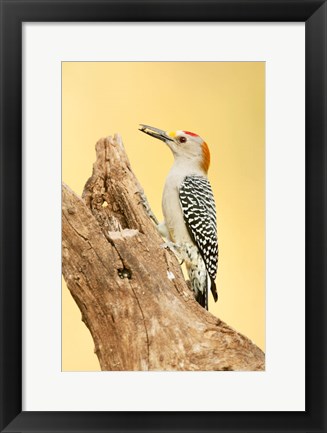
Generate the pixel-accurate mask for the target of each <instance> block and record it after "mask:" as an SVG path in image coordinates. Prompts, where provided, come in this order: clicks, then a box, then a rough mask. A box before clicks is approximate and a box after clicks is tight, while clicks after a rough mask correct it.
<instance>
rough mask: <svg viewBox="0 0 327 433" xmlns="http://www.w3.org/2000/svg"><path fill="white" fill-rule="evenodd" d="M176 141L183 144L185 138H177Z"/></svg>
mask: <svg viewBox="0 0 327 433" xmlns="http://www.w3.org/2000/svg"><path fill="white" fill-rule="evenodd" d="M178 141H179V142H180V143H185V141H186V137H183V136H182V137H179V139H178Z"/></svg>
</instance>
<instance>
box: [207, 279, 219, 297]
mask: <svg viewBox="0 0 327 433" xmlns="http://www.w3.org/2000/svg"><path fill="white" fill-rule="evenodd" d="M208 279H210V289H211V293H212V296H213V299H214V300H215V302H217V301H218V292H217V287H216V283H215V280H214V279H213V278H211V277H209V278H208Z"/></svg>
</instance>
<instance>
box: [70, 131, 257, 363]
mask: <svg viewBox="0 0 327 433" xmlns="http://www.w3.org/2000/svg"><path fill="white" fill-rule="evenodd" d="M141 191H142V188H141V185H140V184H139V182H138V180H137V179H136V177H135V175H134V173H133V171H132V169H131V166H130V163H129V160H128V158H127V155H126V153H125V150H124V147H123V144H122V140H121V137H120V136H119V135H115V136H114V137H108V138H104V139H101V140H99V141H98V143H97V144H96V162H95V163H94V166H93V174H92V176H91V177H90V179H89V180H88V181H87V182H86V185H85V188H84V192H83V195H82V198H80V197H78V196H77V195H76V194H75V193H74V192H73V191H72V190H71V189H70V188H69V187H68V186H67V185H65V184H63V186H62V238H63V239H62V261H63V266H62V269H63V275H64V278H65V281H66V283H67V286H68V288H69V290H70V292H71V294H72V296H73V298H74V299H75V301H76V303H77V305H78V307H79V309H80V310H81V313H82V320H83V321H84V323H85V324H86V326H87V327H88V328H89V330H90V332H91V335H92V337H93V340H94V344H95V352H96V354H97V356H98V359H99V362H100V366H101V369H102V370H200V371H201V370H202V371H203V370H263V369H264V362H265V361H264V359H265V357H264V353H263V352H262V351H261V350H260V349H259V348H258V347H257V346H256V345H255V344H253V343H252V342H251V341H250V340H249V339H248V338H246V337H245V336H243V335H241V334H240V333H238V332H236V331H235V330H234V329H232V328H231V327H230V326H228V325H227V324H226V323H224V322H222V321H221V320H219V319H218V318H217V317H215V316H213V315H212V314H211V313H209V312H208V311H206V310H205V309H204V308H202V307H201V306H200V305H199V304H197V302H196V301H195V300H194V297H193V294H192V292H191V290H190V289H189V288H188V285H187V283H186V282H185V279H184V277H183V274H182V271H181V268H180V265H179V263H178V260H177V258H176V257H175V255H174V253H173V252H171V251H170V250H169V249H167V248H164V247H163V242H164V240H163V239H162V237H161V236H160V235H159V234H158V231H157V229H156V227H155V225H154V224H153V222H152V220H151V219H150V218H149V216H148V214H147V213H146V211H145V209H144V206H143V204H142V202H141V199H140V192H141ZM218 302H219V301H218Z"/></svg>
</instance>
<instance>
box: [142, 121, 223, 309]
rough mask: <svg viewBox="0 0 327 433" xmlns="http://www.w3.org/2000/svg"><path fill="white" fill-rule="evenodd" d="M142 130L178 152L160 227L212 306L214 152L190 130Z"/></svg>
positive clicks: (215, 254) (215, 248)
mask: <svg viewBox="0 0 327 433" xmlns="http://www.w3.org/2000/svg"><path fill="white" fill-rule="evenodd" d="M139 129H140V131H142V132H144V133H146V134H148V135H150V136H152V137H155V138H157V139H159V140H162V141H163V142H165V143H166V145H167V146H168V147H169V148H170V150H171V151H172V153H173V155H174V163H173V165H172V167H171V169H170V171H169V173H168V176H167V178H166V182H165V186H164V191H163V195H162V211H163V215H164V222H163V223H160V224H159V226H158V229H159V231H160V233H161V234H162V235H163V236H165V237H166V238H167V240H168V242H170V244H169V243H168V245H172V249H173V250H174V251H175V252H177V254H178V256H179V257H180V258H181V259H182V261H184V262H185V264H186V269H187V272H188V275H189V279H190V282H191V287H192V290H193V291H194V295H195V299H196V300H197V302H198V303H199V304H200V305H202V307H204V308H206V309H208V289H209V288H210V289H211V293H212V295H213V298H214V300H215V302H216V301H217V299H218V294H217V289H216V284H215V279H216V275H217V268H218V239H217V224H216V206H215V200H214V196H213V193H212V189H211V185H210V182H209V180H208V177H207V173H208V169H209V165H210V152H209V148H208V145H207V144H206V142H205V141H204V140H203V139H202V138H201V137H199V136H198V135H197V134H194V133H192V132H189V131H182V130H180V131H175V132H165V131H162V130H161V129H158V128H154V127H152V126H148V125H143V124H141V125H140V128H139Z"/></svg>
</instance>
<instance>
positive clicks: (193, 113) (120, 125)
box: [62, 62, 265, 371]
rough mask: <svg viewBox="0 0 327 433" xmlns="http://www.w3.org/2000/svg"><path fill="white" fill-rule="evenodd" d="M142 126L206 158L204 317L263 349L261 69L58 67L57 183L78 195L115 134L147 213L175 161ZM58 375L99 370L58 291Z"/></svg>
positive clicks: (72, 308)
mask: <svg viewBox="0 0 327 433" xmlns="http://www.w3.org/2000/svg"><path fill="white" fill-rule="evenodd" d="M139 123H145V124H147V125H151V126H155V127H157V128H161V129H164V130H168V131H173V130H178V129H184V130H188V131H192V132H195V133H197V134H199V135H200V136H201V137H202V138H204V139H205V140H206V142H207V143H208V145H209V148H210V151H211V167H210V169H209V179H210V181H211V183H212V187H213V191H214V195H215V199H216V205H217V214H218V241H219V270H218V276H217V281H216V283H217V288H218V292H219V301H218V302H217V304H214V302H213V301H212V298H211V299H210V301H211V302H210V304H209V310H210V311H211V312H212V313H213V314H215V315H217V316H218V317H219V318H220V319H221V320H224V321H226V322H227V323H228V324H229V325H231V326H232V327H234V328H236V329H237V330H238V331H240V332H242V333H243V334H245V335H246V336H247V337H249V338H250V339H251V340H252V341H254V342H255V343H256V344H257V345H258V346H259V347H260V348H262V349H263V350H264V346H265V64H264V63H262V62H196V63H195V62H165V63H161V62H137V63H132V62H108V63H101V62H98V63H95V62H89V63H88V62H64V63H63V64H62V166H63V181H64V182H66V183H67V184H68V185H69V186H70V187H71V188H72V189H73V190H74V191H75V192H76V193H78V194H81V193H82V190H83V186H84V183H85V181H86V180H87V179H88V177H89V176H90V175H91V170H92V164H93V162H94V159H95V150H94V146H95V143H96V141H97V140H98V139H99V138H101V137H104V136H108V135H112V134H114V133H115V132H119V133H120V134H121V135H122V137H123V140H124V144H125V148H126V151H127V153H128V156H129V158H130V160H131V164H132V167H133V170H134V172H135V173H136V175H137V177H138V178H139V180H140V182H141V184H142V185H143V187H144V190H145V193H146V195H147V197H148V200H149V202H150V204H151V207H152V209H153V211H154V213H155V214H156V215H157V216H158V217H159V218H162V213H161V194H162V189H163V184H164V181H165V177H166V175H167V173H168V170H169V168H170V166H171V164H172V161H173V158H172V155H171V153H170V151H169V149H168V148H167V147H166V146H165V145H164V143H163V142H160V141H158V140H155V139H152V138H151V137H148V136H146V135H145V134H143V133H141V132H139V131H138V125H139ZM62 369H63V370H75V371H77V370H88V371H90V370H98V369H99V364H98V361H97V357H96V356H95V355H94V353H93V342H92V338H91V336H90V333H89V331H88V329H87V328H86V326H85V325H84V323H83V322H82V321H81V314H80V312H79V310H78V308H77V306H76V304H75V303H74V301H73V299H72V297H71V295H70V293H69V291H68V289H67V287H66V285H65V283H64V282H63V287H62Z"/></svg>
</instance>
